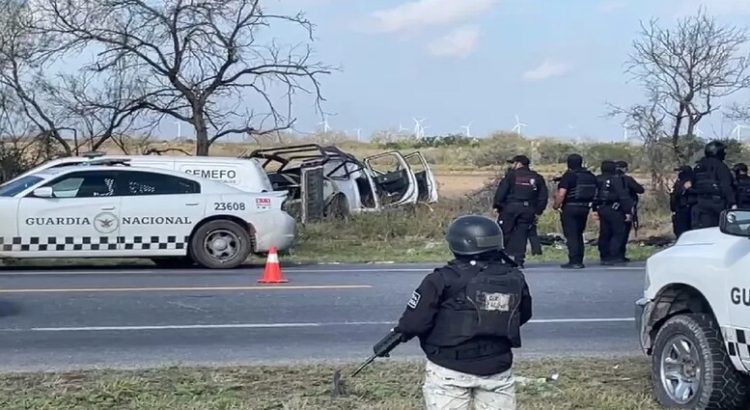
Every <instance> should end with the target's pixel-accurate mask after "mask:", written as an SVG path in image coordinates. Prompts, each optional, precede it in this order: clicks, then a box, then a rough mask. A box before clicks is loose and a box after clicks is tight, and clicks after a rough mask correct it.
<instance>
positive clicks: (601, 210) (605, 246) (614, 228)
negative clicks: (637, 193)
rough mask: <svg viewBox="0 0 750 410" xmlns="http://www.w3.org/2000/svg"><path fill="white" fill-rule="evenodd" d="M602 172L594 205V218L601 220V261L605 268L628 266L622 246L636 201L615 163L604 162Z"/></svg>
mask: <svg viewBox="0 0 750 410" xmlns="http://www.w3.org/2000/svg"><path fill="white" fill-rule="evenodd" d="M601 171H602V173H601V174H600V175H598V176H597V177H596V180H597V194H596V200H595V201H594V217H595V219H599V258H600V259H601V262H602V265H615V264H619V263H625V262H626V260H625V254H624V253H623V249H622V242H623V241H624V240H625V224H626V223H627V221H629V220H632V217H633V200H632V199H631V197H630V194H629V192H628V187H627V185H626V182H625V179H624V178H623V177H622V175H621V174H618V173H617V166H616V164H615V163H614V162H613V161H602V167H601Z"/></svg>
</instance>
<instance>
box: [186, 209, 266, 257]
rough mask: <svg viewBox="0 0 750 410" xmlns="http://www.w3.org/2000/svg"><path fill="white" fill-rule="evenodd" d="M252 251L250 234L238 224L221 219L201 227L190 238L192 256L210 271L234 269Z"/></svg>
mask: <svg viewBox="0 0 750 410" xmlns="http://www.w3.org/2000/svg"><path fill="white" fill-rule="evenodd" d="M251 251H252V243H251V238H250V234H249V233H248V231H247V229H245V228H244V227H242V226H240V225H239V224H237V223H236V222H232V221H229V220H224V219H219V220H214V221H210V222H207V223H205V224H204V225H201V226H200V227H199V228H198V229H197V230H196V231H195V233H194V234H193V236H192V238H190V254H191V255H192V256H193V259H195V261H196V262H197V263H198V264H200V265H201V266H203V267H205V268H209V269H232V268H236V267H237V266H239V265H241V264H242V263H244V262H245V261H246V260H247V257H248V256H249V255H250V252H251Z"/></svg>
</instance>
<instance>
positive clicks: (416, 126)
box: [414, 118, 424, 140]
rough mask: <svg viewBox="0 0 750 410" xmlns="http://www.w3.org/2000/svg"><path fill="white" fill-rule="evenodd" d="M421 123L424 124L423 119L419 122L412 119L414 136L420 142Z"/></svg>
mask: <svg viewBox="0 0 750 410" xmlns="http://www.w3.org/2000/svg"><path fill="white" fill-rule="evenodd" d="M422 122H424V118H422V119H419V120H418V119H416V118H414V135H415V136H416V138H417V139H418V140H421V139H422V138H423V137H424V127H423V126H422Z"/></svg>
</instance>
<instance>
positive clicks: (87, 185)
mask: <svg viewBox="0 0 750 410" xmlns="http://www.w3.org/2000/svg"><path fill="white" fill-rule="evenodd" d="M48 186H51V187H52V192H53V195H54V197H55V198H96V197H110V196H115V188H116V187H115V178H114V176H113V175H112V174H109V173H104V172H76V173H74V174H70V175H66V176H64V177H61V178H59V179H56V180H54V181H52V183H51V184H49V185H48Z"/></svg>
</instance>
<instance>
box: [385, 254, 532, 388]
mask: <svg viewBox="0 0 750 410" xmlns="http://www.w3.org/2000/svg"><path fill="white" fill-rule="evenodd" d="M477 259H478V260H474V258H471V257H464V256H461V257H458V258H457V259H456V260H453V261H451V262H449V263H448V264H447V265H445V266H443V267H441V268H438V269H436V270H435V271H434V272H432V273H430V274H429V275H427V276H426V277H425V278H424V280H423V281H422V283H421V284H420V285H419V287H418V288H417V289H416V290H415V291H414V293H413V295H412V298H411V300H410V301H409V304H408V306H407V308H406V310H405V311H404V313H403V315H402V316H401V318H400V320H399V322H398V325H397V326H396V327H395V329H394V330H395V331H397V332H401V333H402V334H403V335H404V339H405V340H408V339H410V338H412V337H415V336H416V337H419V341H420V346H421V347H422V350H423V351H424V352H425V355H426V356H427V359H428V360H430V361H431V362H433V363H435V364H437V365H439V366H442V367H445V368H448V369H451V370H455V371H458V372H463V373H468V374H473V375H478V376H488V375H492V374H497V373H502V372H505V371H507V370H508V369H510V368H511V367H512V364H513V353H512V351H511V348H515V347H520V346H521V337H520V327H521V325H523V324H525V323H526V322H528V321H529V319H531V315H532V312H531V295H530V293H529V289H528V285H527V284H526V281H525V278H524V275H523V273H522V272H521V271H520V270H519V269H518V268H513V267H511V266H510V265H508V264H505V263H503V261H502V260H501V259H500V258H499V257H488V258H477ZM483 259H484V260H483ZM498 294H499V297H493V298H488V297H486V295H493V296H494V295H498ZM508 296H509V297H508ZM467 299H470V300H467Z"/></svg>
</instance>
